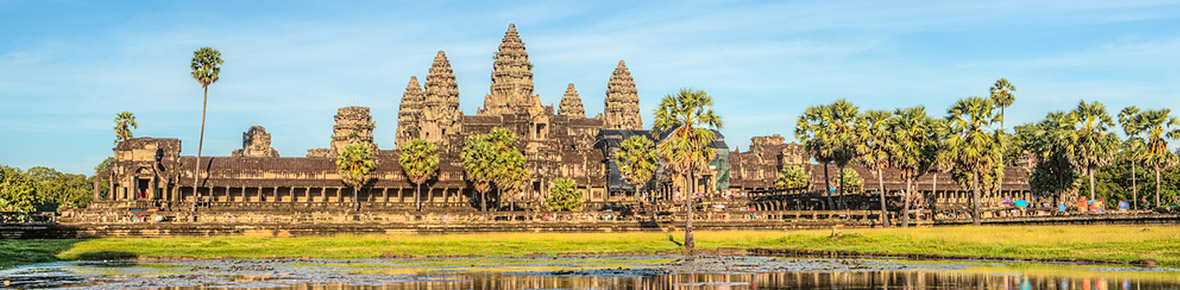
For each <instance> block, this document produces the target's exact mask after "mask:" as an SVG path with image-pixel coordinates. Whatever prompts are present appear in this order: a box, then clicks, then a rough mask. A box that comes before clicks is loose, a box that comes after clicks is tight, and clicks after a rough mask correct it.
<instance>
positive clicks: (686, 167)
mask: <svg viewBox="0 0 1180 290" xmlns="http://www.w3.org/2000/svg"><path fill="white" fill-rule="evenodd" d="M721 126H722V123H721V117H720V116H717V114H716V113H715V112H713V97H712V96H709V94H707V93H705V92H704V91H698V90H693V89H680V92H678V93H677V94H675V95H666V96H664V98H663V99H662V100H660V106H659V107H658V108H656V110H655V122H654V124H653V125H652V135H654V136H663V135H664V133H667V137H666V139H664V140H662V142H661V143H660V144H659V145H658V146H657V149H656V150H657V152H658V154H659V155H660V156H661V157H662V158H664V160H665V161H666V162H667V164H668V165H670V166H671V167H672V169H674V170H676V171H678V172H683V173H685V174H686V178H685V188H686V189H687V192H685V199H684V200H685V207H686V208H687V220H686V221H685V227H684V230H685V232H684V248H685V249H689V250H692V249H693V248H695V247H696V243H695V242H694V241H693V236H692V220H693V213H692V212H693V206H694V205H693V198H695V194H694V192H695V189H696V186H695V180H694V179H693V176H694V174H693V173H695V172H696V170H698V169H700V168H701V167H703V166H705V164H707V162H709V160H712V159H713V157H714V156H715V154H716V151H715V149H713V148H710V147H709V143H712V142H713V139H714V137H715V134H714V133H713V130H710V129H709V128H708V127H712V128H714V129H721Z"/></svg>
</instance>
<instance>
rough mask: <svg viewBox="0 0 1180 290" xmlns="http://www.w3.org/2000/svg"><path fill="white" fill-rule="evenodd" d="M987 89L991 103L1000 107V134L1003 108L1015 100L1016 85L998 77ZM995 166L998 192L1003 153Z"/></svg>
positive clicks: (1002, 184) (1001, 175) (1001, 180)
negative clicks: (996, 168) (996, 167)
mask: <svg viewBox="0 0 1180 290" xmlns="http://www.w3.org/2000/svg"><path fill="white" fill-rule="evenodd" d="M989 91H990V92H991V96H990V97H991V100H992V103H993V104H995V105H996V107H997V108H1000V132H1001V135H1003V134H1004V133H1003V132H1004V129H1006V128H1005V127H1004V109H1006V108H1008V107H1010V106H1012V103H1013V102H1015V101H1016V95H1015V94H1014V93H1015V92H1016V86H1013V85H1012V83H1009V82H1008V79H1006V78H1000V80H997V81H996V83H995V84H993V85H992V87H991V89H989ZM996 166H998V167H999V169H998V170H999V172H998V173H997V176H996V181H995V183H996V192H1000V191H1002V190H1003V189H1004V182H1003V176H1004V155H1000V162H998V163H996Z"/></svg>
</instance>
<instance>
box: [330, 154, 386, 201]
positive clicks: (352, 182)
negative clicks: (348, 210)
mask: <svg viewBox="0 0 1180 290" xmlns="http://www.w3.org/2000/svg"><path fill="white" fill-rule="evenodd" d="M376 169H377V162H376V161H373V152H372V151H370V150H369V147H368V146H365V144H360V143H354V144H349V145H348V146H344V151H343V152H341V153H340V155H339V156H337V157H336V173H339V174H340V179H342V180H343V181H344V183H345V184H348V185H349V186H350V187H352V204H353V210H356V211H360V210H361V203H360V199H359V196H360V190H361V188H363V187H365V185H366V184H368V183H369V181H370V180H372V178H373V170H376Z"/></svg>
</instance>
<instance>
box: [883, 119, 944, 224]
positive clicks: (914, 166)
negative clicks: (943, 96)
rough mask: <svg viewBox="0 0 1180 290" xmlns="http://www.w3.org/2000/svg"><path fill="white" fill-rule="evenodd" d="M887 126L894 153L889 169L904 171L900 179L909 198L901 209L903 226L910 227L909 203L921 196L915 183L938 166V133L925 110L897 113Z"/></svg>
mask: <svg viewBox="0 0 1180 290" xmlns="http://www.w3.org/2000/svg"><path fill="white" fill-rule="evenodd" d="M893 116H894V117H893V118H891V119H890V122H889V123H888V129H889V131H890V132H891V134H889V136H891V137H892V138H893V140H892V144H894V145H893V146H892V148H893V150H891V151H892V154H891V155H890V160H889V163H890V166H891V167H893V168H897V169H899V170H900V171H901V176H900V177H901V179H902V180H903V181H905V187H906V195H905V198H904V199H903V200H902V201H903V202H904V203H905V204H904V205H903V206H902V208H901V226H902V227H908V226H909V222H910V215H909V212H910V202H911V199H912V198H913V196H916V195H917V194H918V193H917V191H915V190H914V182H916V181H917V180H918V177H921V176H922V175H923V174H925V173H926V172H927V171H928V170H930V167H931V166H932V165H933V164H934V163H935V162H936V160H935V159H936V158H937V157H938V151H937V150H938V145H939V144H938V141H939V140H938V138H939V136H940V135H939V130H938V128H937V127H936V126H937V125H936V124H935V123H934V120H933V119H931V118H930V116H928V115H926V108H924V107H921V106H918V107H911V108H904V109H897V110H895V111H894V112H893Z"/></svg>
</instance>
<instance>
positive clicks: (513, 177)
mask: <svg viewBox="0 0 1180 290" xmlns="http://www.w3.org/2000/svg"><path fill="white" fill-rule="evenodd" d="M524 162H525V161H524V154H521V153H520V151H516V148H515V147H513V148H511V149H509V150H504V151H500V152H499V153H498V154H496V159H495V161H493V162H492V181H493V182H494V183H495V185H496V191H497V192H498V194H497V198H496V200H503V199H504V190H508V192H509V196H514V195H512V193H514V192H519V191H520V190H522V189H523V188H524V187H525V184H527V183H528V177H529V175H528V170H526V169H525V168H524ZM515 209H516V206H515V204H513V205H512V210H515Z"/></svg>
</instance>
